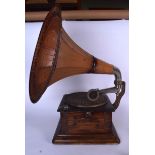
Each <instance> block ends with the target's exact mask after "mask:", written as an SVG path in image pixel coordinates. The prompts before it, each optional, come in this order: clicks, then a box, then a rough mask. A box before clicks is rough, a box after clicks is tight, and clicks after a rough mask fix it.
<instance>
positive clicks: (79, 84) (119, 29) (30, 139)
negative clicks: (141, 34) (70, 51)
mask: <svg viewBox="0 0 155 155" xmlns="http://www.w3.org/2000/svg"><path fill="white" fill-rule="evenodd" d="M41 25H42V23H26V26H25V28H26V30H25V32H26V33H25V36H26V38H25V48H26V49H25V58H26V59H25V64H26V65H25V66H26V68H25V72H26V81H25V82H26V87H25V88H26V94H25V95H26V99H25V103H26V105H25V125H26V135H25V139H26V155H38V154H42V155H60V154H61V155H62V154H63V155H79V154H80V155H97V154H98V155H103V154H105V155H107V154H108V155H128V142H129V140H128V127H129V126H128V103H129V98H128V97H129V95H128V82H129V81H128V75H129V74H128V20H117V21H63V27H64V29H65V30H66V32H67V33H68V34H69V35H70V37H71V38H72V39H73V40H74V41H75V42H76V43H77V44H78V45H79V46H80V47H82V48H83V49H84V50H86V51H88V52H89V53H91V54H92V55H94V56H96V57H98V58H100V59H102V60H104V61H107V62H109V63H111V64H113V65H115V66H117V67H118V68H119V69H120V70H121V72H122V77H123V80H124V81H125V82H126V93H125V95H124V96H123V98H122V100H121V104H120V106H119V107H118V109H117V110H116V112H114V113H113V123H114V125H115V128H116V130H117V133H118V135H119V137H120V140H121V143H120V144H116V145H54V144H52V143H51V140H52V137H53V135H54V132H55V129H56V127H57V123H58V120H59V113H58V112H57V108H58V105H59V103H60V101H61V99H62V97H63V95H64V94H65V93H71V92H76V91H88V90H89V89H92V88H107V87H110V86H113V81H114V78H113V76H109V75H96V74H92V75H91V74H85V75H78V76H73V77H68V78H65V79H63V80H61V81H58V82H56V83H55V84H53V85H52V86H50V87H49V88H48V89H47V90H46V92H45V93H44V94H43V96H42V98H41V99H40V100H39V102H38V103H37V104H35V105H33V104H32V103H31V101H30V99H29V93H28V92H29V91H28V85H29V84H28V83H29V73H30V67H31V62H32V57H33V54H34V50H35V45H36V42H37V39H38V35H39V32H40V28H41ZM110 97H111V100H112V101H113V100H114V98H113V97H114V96H113V95H111V96H110Z"/></svg>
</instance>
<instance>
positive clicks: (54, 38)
mask: <svg viewBox="0 0 155 155" xmlns="http://www.w3.org/2000/svg"><path fill="white" fill-rule="evenodd" d="M84 73H97V74H115V77H116V79H117V80H120V79H121V75H120V72H119V70H118V69H117V68H116V67H114V66H113V65H111V64H108V63H106V62H105V61H102V60H99V59H97V58H95V57H94V56H92V55H91V54H89V53H87V52H86V51H84V50H83V49H81V48H80V47H79V46H78V45H77V44H76V43H75V42H73V40H72V39H71V38H70V37H69V36H68V35H67V33H66V32H65V31H64V29H63V28H62V19H61V11H60V9H59V7H56V6H55V7H54V8H52V9H51V10H50V12H49V13H48V15H47V17H46V18H45V21H44V23H43V26H42V28H41V32H40V35H39V39H38V42H37V45H36V49H35V53H34V57H33V62H32V67H31V72H30V82H29V93H30V99H31V101H32V102H33V103H35V102H37V101H38V100H39V99H40V97H41V96H42V94H43V93H44V91H45V90H46V89H47V87H48V86H50V85H51V84H53V83H54V82H56V81H58V80H60V79H63V78H65V77H68V76H72V75H77V74H84Z"/></svg>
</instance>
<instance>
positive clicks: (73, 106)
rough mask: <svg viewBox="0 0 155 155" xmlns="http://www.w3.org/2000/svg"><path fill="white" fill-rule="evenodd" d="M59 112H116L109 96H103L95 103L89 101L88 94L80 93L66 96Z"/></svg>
mask: <svg viewBox="0 0 155 155" xmlns="http://www.w3.org/2000/svg"><path fill="white" fill-rule="evenodd" d="M58 111H59V112H61V111H68V112H69V111H70V112H72V111H85V112H88V111H105V112H113V111H115V109H114V107H113V105H112V104H111V102H110V100H109V98H108V96H107V95H101V96H100V97H99V99H98V100H97V101H95V102H92V101H90V100H88V98H87V92H78V93H72V94H66V95H64V97H63V99H62V101H61V103H60V106H59V108H58Z"/></svg>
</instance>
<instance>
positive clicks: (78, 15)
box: [25, 10, 129, 22]
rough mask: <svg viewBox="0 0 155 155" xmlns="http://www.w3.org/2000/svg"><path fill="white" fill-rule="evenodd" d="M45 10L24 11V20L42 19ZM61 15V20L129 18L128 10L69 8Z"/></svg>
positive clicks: (45, 12)
mask: <svg viewBox="0 0 155 155" xmlns="http://www.w3.org/2000/svg"><path fill="white" fill-rule="evenodd" d="M47 14H48V12H47V11H42V12H26V13H25V20H26V21H27V22H28V21H44V19H45V17H46V15H47ZM61 16H62V19H63V20H77V19H79V20H80V19H83V20H88V19H96V20H99V19H100V20H101V19H102V20H104V19H129V11H128V10H71V11H62V12H61Z"/></svg>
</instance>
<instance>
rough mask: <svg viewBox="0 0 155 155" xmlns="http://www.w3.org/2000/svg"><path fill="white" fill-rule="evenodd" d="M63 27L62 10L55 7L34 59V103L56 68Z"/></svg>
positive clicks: (30, 89)
mask: <svg viewBox="0 0 155 155" xmlns="http://www.w3.org/2000/svg"><path fill="white" fill-rule="evenodd" d="M61 27H62V26H61V17H60V10H59V9H58V8H57V7H54V8H53V9H52V10H51V11H50V12H49V14H48V15H47V17H46V19H45V22H44V23H43V26H42V28H41V32H40V35H39V39H38V42H37V45H36V49H35V53H34V57H33V61H32V66H31V72H30V81H29V93H30V99H31V101H32V102H33V103H35V102H37V101H38V100H39V99H40V97H41V96H42V94H43V93H44V91H45V90H46V88H47V87H48V84H49V81H50V79H51V76H52V73H53V72H54V70H55V65H56V60H57V56H58V48H59V47H58V46H59V42H60V31H61Z"/></svg>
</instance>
